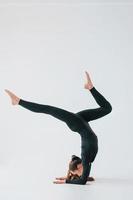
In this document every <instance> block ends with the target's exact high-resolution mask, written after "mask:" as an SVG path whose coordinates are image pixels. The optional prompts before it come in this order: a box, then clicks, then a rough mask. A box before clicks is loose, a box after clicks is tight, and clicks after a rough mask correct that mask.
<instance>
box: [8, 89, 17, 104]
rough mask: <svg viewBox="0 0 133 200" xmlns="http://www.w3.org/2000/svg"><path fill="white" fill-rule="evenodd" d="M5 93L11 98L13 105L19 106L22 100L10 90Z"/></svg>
mask: <svg viewBox="0 0 133 200" xmlns="http://www.w3.org/2000/svg"><path fill="white" fill-rule="evenodd" d="M5 92H6V93H7V94H8V95H9V96H10V98H11V101H12V105H18V104H19V101H20V98H19V97H17V96H16V95H15V94H13V93H12V92H10V91H9V90H5Z"/></svg>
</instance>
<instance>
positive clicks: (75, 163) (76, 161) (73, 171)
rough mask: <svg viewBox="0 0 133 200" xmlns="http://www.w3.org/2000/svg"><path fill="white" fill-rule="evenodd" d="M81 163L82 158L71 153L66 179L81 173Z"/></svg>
mask: <svg viewBox="0 0 133 200" xmlns="http://www.w3.org/2000/svg"><path fill="white" fill-rule="evenodd" d="M82 172H83V165H82V160H81V158H79V157H78V156H75V155H72V157H71V161H70V162H69V170H68V175H67V178H68V179H73V178H78V177H80V176H81V175H82Z"/></svg>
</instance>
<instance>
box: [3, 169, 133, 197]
mask: <svg viewBox="0 0 133 200" xmlns="http://www.w3.org/2000/svg"><path fill="white" fill-rule="evenodd" d="M34 171H35V168H33V169H31V170H29V169H28V168H27V171H26V169H23V170H22V169H21V168H16V169H15V167H14V169H13V168H10V169H8V170H2V169H1V171H0V172H1V174H0V177H1V178H0V199H1V200H18V199H19V200H43V199H48V200H52V199H54V200H56V199H57V200H68V199H69V200H74V199H76V200H81V199H83V200H87V199H91V200H97V199H98V200H114V199H117V200H125V199H128V200H132V199H133V179H125V178H107V177H99V178H98V177H97V178H96V181H95V182H89V183H87V184H86V185H71V184H62V185H57V184H53V183H52V177H51V178H49V177H48V176H49V175H48V176H47V175H45V178H44V174H43V173H42V171H41V170H40V171H39V172H38V173H37V172H36V173H34Z"/></svg>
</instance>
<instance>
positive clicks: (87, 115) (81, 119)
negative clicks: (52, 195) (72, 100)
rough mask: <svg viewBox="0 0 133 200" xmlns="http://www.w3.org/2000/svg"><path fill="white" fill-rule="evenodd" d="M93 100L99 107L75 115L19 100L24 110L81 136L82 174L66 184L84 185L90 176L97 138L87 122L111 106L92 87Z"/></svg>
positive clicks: (108, 111)
mask: <svg viewBox="0 0 133 200" xmlns="http://www.w3.org/2000/svg"><path fill="white" fill-rule="evenodd" d="M90 92H91V94H92V95H93V97H94V99H95V100H96V102H97V103H98V105H99V106H100V107H99V108H95V109H87V110H83V111H80V112H77V113H73V112H69V111H66V110H64V109H61V108H57V107H54V106H50V105H42V104H37V103H33V102H28V101H25V100H22V99H21V100H20V101H19V104H20V105H21V106H23V107H24V108H26V109H28V110H31V111H33V112H37V113H45V114H49V115H52V116H53V117H55V118H57V119H59V120H61V121H63V122H65V123H66V124H67V125H68V127H69V128H70V129H71V130H72V131H74V132H78V133H79V134H80V135H81V158H82V163H83V173H82V176H81V177H80V178H79V179H78V180H66V183H71V184H85V183H86V182H87V178H88V176H89V174H90V169H91V163H92V162H93V161H94V159H95V157H96V154H97V151H98V140H97V136H96V135H95V133H94V132H93V130H92V129H91V127H90V126H89V123H88V122H89V121H92V120H95V119H98V118H101V117H103V116H105V115H107V114H108V113H110V112H111V110H112V106H111V104H110V103H109V102H108V101H107V100H106V99H105V98H104V97H103V96H102V95H101V94H100V93H99V92H98V91H97V90H96V88H95V87H93V88H92V89H91V90H90Z"/></svg>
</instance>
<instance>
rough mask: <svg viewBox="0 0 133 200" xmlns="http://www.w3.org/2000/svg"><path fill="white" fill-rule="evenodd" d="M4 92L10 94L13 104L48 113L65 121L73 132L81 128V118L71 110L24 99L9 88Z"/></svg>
mask: <svg viewBox="0 0 133 200" xmlns="http://www.w3.org/2000/svg"><path fill="white" fill-rule="evenodd" d="M6 92H7V94H8V95H9V96H10V98H11V101H12V104H13V105H21V106H22V107H24V108H26V109H28V110H30V111H32V112H37V113H45V114H49V115H51V116H53V117H55V118H57V119H59V120H61V121H63V122H65V123H66V124H67V125H68V127H69V128H70V129H71V130H72V131H74V132H78V131H79V130H80V128H81V124H82V120H81V118H79V116H77V115H76V114H74V113H72V112H69V111H67V110H64V109H61V108H57V107H54V106H50V105H42V104H38V103H33V102H29V101H25V100H22V99H20V98H19V97H17V96H16V95H15V94H13V93H12V92H10V91H9V90H6Z"/></svg>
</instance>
